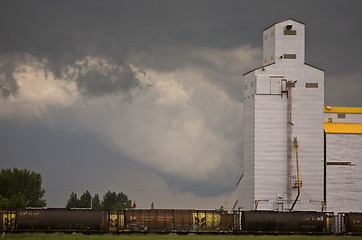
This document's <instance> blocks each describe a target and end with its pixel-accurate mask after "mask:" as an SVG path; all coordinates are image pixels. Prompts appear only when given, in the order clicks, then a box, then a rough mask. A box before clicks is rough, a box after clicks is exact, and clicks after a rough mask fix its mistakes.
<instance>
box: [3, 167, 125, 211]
mask: <svg viewBox="0 0 362 240" xmlns="http://www.w3.org/2000/svg"><path fill="white" fill-rule="evenodd" d="M44 194H45V189H44V188H42V176H41V174H39V173H36V172H34V171H29V170H28V169H17V168H14V169H2V170H1V172H0V210H15V209H24V208H28V207H46V201H45V199H44ZM130 207H131V200H129V199H128V196H127V195H126V194H125V193H123V192H121V193H118V194H117V193H115V192H111V191H108V192H107V193H106V194H105V195H104V196H103V199H102V200H101V199H100V198H99V195H98V194H95V195H94V196H93V197H92V195H91V194H90V193H89V191H88V190H87V191H86V192H85V193H83V194H82V195H81V196H80V197H79V198H78V196H77V194H76V193H74V192H72V193H71V194H70V198H69V200H68V202H67V204H66V208H93V209H101V210H118V209H126V208H130Z"/></svg>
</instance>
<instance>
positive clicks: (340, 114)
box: [337, 113, 346, 118]
mask: <svg viewBox="0 0 362 240" xmlns="http://www.w3.org/2000/svg"><path fill="white" fill-rule="evenodd" d="M337 118H346V114H345V113H338V114H337Z"/></svg>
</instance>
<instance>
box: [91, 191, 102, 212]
mask: <svg viewBox="0 0 362 240" xmlns="http://www.w3.org/2000/svg"><path fill="white" fill-rule="evenodd" d="M92 207H93V209H96V210H100V209H102V205H101V200H100V199H99V195H98V194H95V195H94V198H93V199H92Z"/></svg>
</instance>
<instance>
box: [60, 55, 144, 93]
mask: <svg viewBox="0 0 362 240" xmlns="http://www.w3.org/2000/svg"><path fill="white" fill-rule="evenodd" d="M63 75H64V76H62V77H66V78H69V79H71V80H73V81H76V83H77V88H78V90H79V92H80V93H81V94H83V95H85V96H89V97H92V96H103V95H106V94H111V93H116V92H119V91H121V92H124V93H127V92H128V91H130V90H132V89H133V88H135V87H137V86H139V84H140V81H139V80H138V79H137V77H136V72H135V71H134V70H133V69H132V68H131V67H130V66H129V65H126V64H122V65H118V64H117V63H114V62H111V61H110V60H107V59H102V58H97V57H91V58H85V60H81V62H80V63H79V62H76V63H74V64H71V65H68V66H66V67H65V71H64V72H63Z"/></svg>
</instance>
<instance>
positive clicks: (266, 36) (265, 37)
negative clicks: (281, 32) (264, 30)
mask: <svg viewBox="0 0 362 240" xmlns="http://www.w3.org/2000/svg"><path fill="white" fill-rule="evenodd" d="M259 36H260V35H259ZM267 39H268V35H266V34H265V35H264V40H267Z"/></svg>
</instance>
